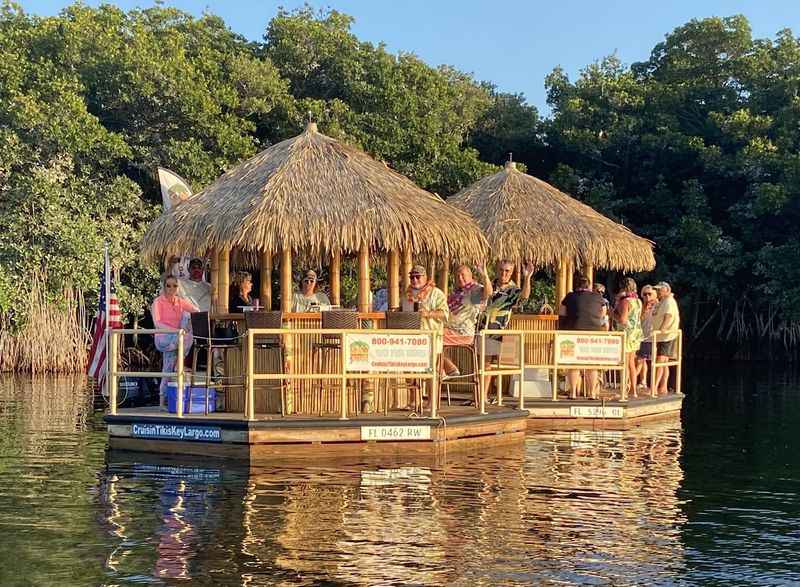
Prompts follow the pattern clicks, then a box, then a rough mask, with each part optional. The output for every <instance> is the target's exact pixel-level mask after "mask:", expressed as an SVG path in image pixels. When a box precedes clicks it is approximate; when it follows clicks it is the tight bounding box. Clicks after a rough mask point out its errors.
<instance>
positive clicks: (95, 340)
mask: <svg viewBox="0 0 800 587" xmlns="http://www.w3.org/2000/svg"><path fill="white" fill-rule="evenodd" d="M106 271H109V268H108V262H106ZM105 281H106V280H105V275H104V274H103V273H101V274H100V303H99V305H98V306H97V314H96V315H95V317H94V330H93V331H92V350H91V351H89V366H88V368H87V373H88V374H89V376H90V377H94V380H95V381H96V382H97V384H98V385H99V386H100V388H101V389H102V387H103V385H104V384H105V379H106V372H107V367H106V348H107V345H106V283H105ZM109 282H110V287H109V290H110V292H111V295H110V296H109V302H108V327H109V328H122V320H121V318H120V316H121V314H120V311H119V302H118V301H117V294H116V290H115V289H114V280H113V279H111V278H110V277H109Z"/></svg>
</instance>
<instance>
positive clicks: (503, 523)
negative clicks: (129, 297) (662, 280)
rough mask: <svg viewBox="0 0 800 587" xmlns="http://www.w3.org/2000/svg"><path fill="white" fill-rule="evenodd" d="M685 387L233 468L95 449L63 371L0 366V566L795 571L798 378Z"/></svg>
mask: <svg viewBox="0 0 800 587" xmlns="http://www.w3.org/2000/svg"><path fill="white" fill-rule="evenodd" d="M686 387H687V392H688V394H689V395H688V397H687V400H686V402H685V405H684V412H683V414H682V417H681V419H680V420H678V419H677V418H676V419H675V420H674V421H670V422H666V423H659V424H654V425H648V426H646V427H641V428H639V429H637V430H635V431H630V432H601V431H584V432H572V433H570V432H559V433H551V434H541V433H536V434H533V433H532V434H529V436H528V437H527V438H526V440H525V441H524V443H523V442H520V443H519V444H517V445H514V446H511V447H504V448H502V449H492V450H488V451H481V452H476V453H470V454H459V455H456V454H450V455H445V456H443V457H441V458H438V459H436V460H425V459H422V460H409V461H408V462H402V461H391V462H378V461H374V462H363V461H352V462H338V463H330V464H326V463H313V464H294V463H287V464H282V465H276V466H272V467H257V468H253V469H249V470H248V469H246V468H242V467H235V466H232V465H230V464H226V463H221V462H210V461H204V460H194V461H181V462H177V461H170V460H156V459H153V458H147V457H131V456H120V455H115V454H108V455H107V454H106V451H105V446H106V435H105V429H104V426H103V424H102V419H101V416H100V414H98V413H96V412H95V411H94V410H93V408H92V405H91V398H90V397H88V396H87V394H86V393H85V392H84V391H83V388H82V383H81V382H80V381H79V380H69V379H60V380H52V379H51V380H39V381H33V382H32V381H30V380H25V379H13V378H5V379H0V585H2V586H3V587H5V586H15V585H134V584H155V585H189V584H191V585H375V584H418V585H443V584H450V585H532V584H533V585H642V584H648V585H731V584H736V585H784V584H785V585H789V584H798V583H800V454H799V453H800V442H798V439H797V436H798V433H800V378H799V377H798V375H797V374H796V373H791V372H786V371H782V372H778V371H770V370H766V369H754V368H749V367H748V368H735V369H732V368H728V369H725V370H721V371H714V370H712V369H708V368H706V367H703V368H702V369H700V368H696V369H694V373H692V370H689V380H688V381H687V385H686Z"/></svg>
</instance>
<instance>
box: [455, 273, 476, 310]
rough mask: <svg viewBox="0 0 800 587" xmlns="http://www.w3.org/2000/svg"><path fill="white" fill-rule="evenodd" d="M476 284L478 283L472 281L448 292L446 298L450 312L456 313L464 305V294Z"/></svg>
mask: <svg viewBox="0 0 800 587" xmlns="http://www.w3.org/2000/svg"><path fill="white" fill-rule="evenodd" d="M476 285H478V283H477V282H475V281H472V282H470V283H468V284H467V285H465V286H464V287H461V288H458V289H456V290H454V291H453V293H451V294H450V296H449V297H448V298H447V305H448V307H449V308H450V312H451V313H452V314H458V313H459V312H460V311H461V309H462V308H463V307H464V296H466V295H467V294H468V293H469V292H470V291H471V290H472V288H473V287H475V286H476Z"/></svg>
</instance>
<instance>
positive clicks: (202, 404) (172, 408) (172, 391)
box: [167, 381, 217, 414]
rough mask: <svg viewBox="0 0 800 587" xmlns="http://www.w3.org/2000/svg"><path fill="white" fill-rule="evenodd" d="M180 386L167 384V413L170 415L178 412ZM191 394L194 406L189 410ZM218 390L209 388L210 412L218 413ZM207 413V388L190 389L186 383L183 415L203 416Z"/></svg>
mask: <svg viewBox="0 0 800 587" xmlns="http://www.w3.org/2000/svg"><path fill="white" fill-rule="evenodd" d="M177 389H178V384H177V383H175V382H174V381H171V382H169V383H167V411H169V413H170V414H175V413H177V412H178V394H177V393H176V392H177ZM189 394H191V398H192V405H191V410H190V409H189ZM216 408H217V390H216V389H215V388H213V387H209V388H208V411H209V413H211V412H214V411H216ZM205 411H206V388H205V387H191V388H190V387H189V384H188V383H186V384H184V386H183V413H184V414H203V413H205Z"/></svg>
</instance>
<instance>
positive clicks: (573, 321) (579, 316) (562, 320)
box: [558, 275, 608, 398]
mask: <svg viewBox="0 0 800 587" xmlns="http://www.w3.org/2000/svg"><path fill="white" fill-rule="evenodd" d="M607 308H608V302H607V300H606V299H605V298H604V297H603V296H602V294H600V293H598V292H597V291H593V290H591V289H589V278H588V277H586V276H584V275H580V276H578V279H577V280H575V289H574V290H572V291H571V292H569V293H568V294H567V295H566V296H564V299H563V300H561V305H560V306H559V309H558V316H559V320H558V322H559V324H558V327H559V329H563V330H589V331H592V330H607V329H608V326H607V323H608V309H607ZM584 372H585V377H586V395H587V396H591V397H592V398H596V397H597V391H598V390H597V387H598V384H597V370H596V369H585V370H584ZM567 383H568V384H569V395H570V397H571V398H575V397H577V396H578V390H579V389H580V385H581V370H580V369H569V370H568V371H567Z"/></svg>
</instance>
